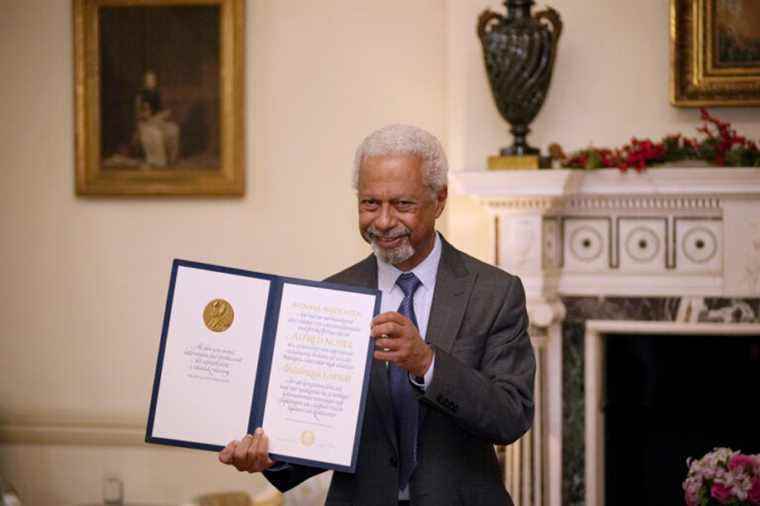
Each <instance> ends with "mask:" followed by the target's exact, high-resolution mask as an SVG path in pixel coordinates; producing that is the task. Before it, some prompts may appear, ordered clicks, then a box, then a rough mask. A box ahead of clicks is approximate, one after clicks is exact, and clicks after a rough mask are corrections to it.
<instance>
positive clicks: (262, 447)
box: [254, 433, 274, 471]
mask: <svg viewBox="0 0 760 506" xmlns="http://www.w3.org/2000/svg"><path fill="white" fill-rule="evenodd" d="M257 439H258V442H257V443H256V454H255V456H254V460H255V462H254V464H255V469H256V470H257V471H263V470H264V469H268V468H270V467H272V465H273V464H274V462H273V461H272V459H270V458H269V438H268V437H267V436H266V434H264V433H261V434H260V435H259V437H258V438H257Z"/></svg>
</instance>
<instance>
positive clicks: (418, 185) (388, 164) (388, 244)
mask: <svg viewBox="0 0 760 506" xmlns="http://www.w3.org/2000/svg"><path fill="white" fill-rule="evenodd" d="M446 196H447V190H446V188H444V189H442V190H440V191H439V192H438V193H437V194H435V195H433V194H432V191H431V190H430V187H428V186H425V184H424V183H423V178H422V160H421V159H420V158H419V157H417V156H411V155H387V156H371V157H368V158H366V159H365V160H364V162H363V163H362V165H361V168H360V171H359V188H358V200H359V230H360V232H361V234H362V237H364V239H365V240H366V241H367V242H369V243H370V244H371V245H372V249H373V250H374V251H375V254H376V255H377V256H378V257H380V258H381V259H382V260H384V261H386V262H388V263H390V264H393V265H394V266H396V267H397V268H399V269H401V270H403V271H408V270H410V269H412V268H414V267H415V266H416V265H417V264H419V263H420V262H421V261H422V260H423V259H424V258H425V257H426V256H427V255H428V254H429V253H430V251H431V250H432V249H433V244H434V242H435V220H436V218H438V217H439V216H440V215H441V213H442V212H443V208H444V207H445V205H446Z"/></svg>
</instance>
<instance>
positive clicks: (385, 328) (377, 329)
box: [370, 322, 403, 337]
mask: <svg viewBox="0 0 760 506" xmlns="http://www.w3.org/2000/svg"><path fill="white" fill-rule="evenodd" d="M402 329H403V327H402V326H401V325H399V324H398V323H396V322H385V323H379V324H377V325H372V329H370V335H371V336H372V337H382V336H397V335H399V334H401V331H402Z"/></svg>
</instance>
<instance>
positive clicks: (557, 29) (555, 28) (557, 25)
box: [533, 7, 562, 55]
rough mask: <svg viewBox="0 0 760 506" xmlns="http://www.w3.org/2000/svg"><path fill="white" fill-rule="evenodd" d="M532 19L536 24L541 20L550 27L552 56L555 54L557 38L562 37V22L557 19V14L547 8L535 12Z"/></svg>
mask: <svg viewBox="0 0 760 506" xmlns="http://www.w3.org/2000/svg"><path fill="white" fill-rule="evenodd" d="M533 19H535V20H536V21H538V22H541V20H544V19H545V20H547V21H548V22H549V24H550V25H551V27H552V30H551V32H552V49H553V51H552V55H554V54H556V50H557V43H558V42H559V36H560V35H562V20H561V19H560V17H559V13H558V12H557V11H555V10H554V9H552V8H551V7H548V8H547V9H546V10H545V11H541V12H537V13H535V14H534V15H533Z"/></svg>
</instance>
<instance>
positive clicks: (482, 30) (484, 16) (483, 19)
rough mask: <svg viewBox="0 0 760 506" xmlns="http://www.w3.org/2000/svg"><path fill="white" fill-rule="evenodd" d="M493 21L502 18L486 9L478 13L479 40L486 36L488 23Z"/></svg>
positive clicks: (502, 17)
mask: <svg viewBox="0 0 760 506" xmlns="http://www.w3.org/2000/svg"><path fill="white" fill-rule="evenodd" d="M494 19H504V16H502V15H501V14H499V13H497V12H494V11H492V10H488V9H486V10H484V11H483V12H481V13H480V16H479V17H478V37H480V40H483V37H485V36H486V28H487V27H488V23H490V22H491V21H493V20H494Z"/></svg>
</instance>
